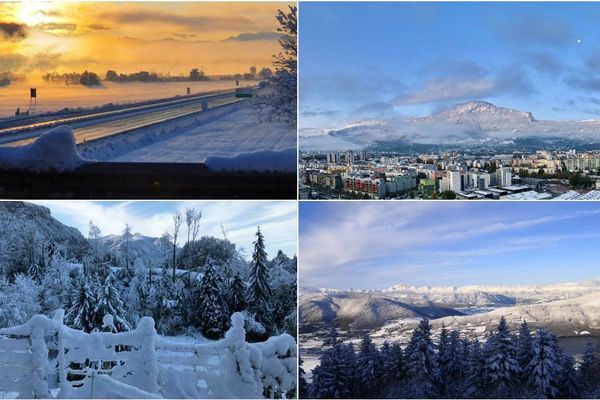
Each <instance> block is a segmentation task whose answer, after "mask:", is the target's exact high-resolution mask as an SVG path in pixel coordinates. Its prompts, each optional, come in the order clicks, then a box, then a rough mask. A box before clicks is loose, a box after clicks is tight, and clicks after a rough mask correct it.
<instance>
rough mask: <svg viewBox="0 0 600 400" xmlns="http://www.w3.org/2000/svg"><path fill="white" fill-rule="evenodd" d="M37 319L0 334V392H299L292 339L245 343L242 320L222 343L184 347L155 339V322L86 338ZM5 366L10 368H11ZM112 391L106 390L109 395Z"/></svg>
mask: <svg viewBox="0 0 600 400" xmlns="http://www.w3.org/2000/svg"><path fill="white" fill-rule="evenodd" d="M63 316H64V312H63V311H62V310H59V311H58V312H57V313H56V314H55V317H54V318H53V319H49V318H47V317H45V316H43V315H36V316H34V317H33V318H32V319H31V320H29V321H28V322H27V323H25V324H23V325H20V326H17V327H13V328H5V329H0V392H16V393H18V395H19V396H20V397H25V398H48V397H50V392H51V389H60V393H59V396H60V397H64V398H73V397H77V398H79V397H87V398H102V397H112V398H115V397H136V398H144V397H146V398H156V397H167V398H184V397H188V398H193V397H195V398H198V397H212V398H233V397H243V398H258V397H262V396H263V395H265V394H266V395H268V396H280V397H281V396H285V395H286V393H288V392H291V391H293V390H294V389H295V386H296V357H297V353H296V343H295V340H294V338H293V337H291V336H289V335H280V336H276V337H272V338H270V339H269V340H267V341H266V342H263V343H253V344H251V343H247V342H246V332H245V330H244V317H243V316H242V314H239V313H236V314H234V315H233V316H232V317H231V328H230V329H229V331H228V332H227V333H226V334H225V338H224V339H222V340H219V341H213V342H206V343H200V344H196V343H181V342H177V341H174V340H169V339H165V338H162V337H159V336H158V335H157V334H156V331H155V329H154V321H153V320H152V318H148V317H145V318H142V319H141V320H140V322H139V323H138V326H137V328H136V329H135V330H133V331H131V332H121V333H107V332H95V333H91V334H87V333H84V332H82V331H78V330H74V329H71V328H68V327H66V326H65V325H64V324H63ZM9 366H10V367H9ZM109 389H110V390H109Z"/></svg>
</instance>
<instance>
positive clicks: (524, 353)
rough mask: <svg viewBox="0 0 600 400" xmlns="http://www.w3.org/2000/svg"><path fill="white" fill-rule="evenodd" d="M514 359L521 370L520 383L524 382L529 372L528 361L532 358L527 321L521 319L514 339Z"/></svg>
mask: <svg viewBox="0 0 600 400" xmlns="http://www.w3.org/2000/svg"><path fill="white" fill-rule="evenodd" d="M515 351H516V359H517V362H518V364H519V369H520V371H521V373H520V378H521V382H522V383H526V382H527V381H528V379H529V375H530V374H531V369H530V367H529V363H530V362H531V359H532V358H533V339H532V338H531V331H530V330H529V326H528V325H527V321H523V322H522V323H521V326H520V328H519V334H518V336H517V340H516V349H515Z"/></svg>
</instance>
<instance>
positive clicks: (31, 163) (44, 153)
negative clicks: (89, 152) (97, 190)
mask: <svg viewBox="0 0 600 400" xmlns="http://www.w3.org/2000/svg"><path fill="white" fill-rule="evenodd" d="M84 162H85V161H84V159H83V158H82V157H81V155H80V154H79V151H78V150H77V147H76V145H75V136H74V134H73V130H72V129H71V128H70V127H68V126H59V127H57V128H54V129H51V130H49V131H47V132H45V133H43V134H42V135H41V136H40V137H38V138H37V139H36V140H35V142H33V143H31V144H28V145H25V146H19V147H0V167H3V168H17V169H28V170H32V171H49V170H56V171H67V170H74V169H76V168H78V167H80V166H82V165H83V164H84Z"/></svg>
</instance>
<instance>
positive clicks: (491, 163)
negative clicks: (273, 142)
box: [299, 150, 600, 200]
mask: <svg viewBox="0 0 600 400" xmlns="http://www.w3.org/2000/svg"><path fill="white" fill-rule="evenodd" d="M299 177H300V198H301V199H463V200H475V199H477V200H481V199H496V200H497V199H502V200H546V199H555V200H574V199H577V200H594V199H600V151H585V152H578V151H576V150H567V151H548V150H538V151H535V152H527V153H525V152H523V153H520V152H519V153H514V154H494V155H481V153H479V154H477V153H475V152H473V153H469V152H459V151H456V152H439V153H423V154H398V153H386V152H367V151H364V150H359V151H353V150H348V151H344V152H337V151H333V152H327V153H322V152H302V153H301V158H300V175H299Z"/></svg>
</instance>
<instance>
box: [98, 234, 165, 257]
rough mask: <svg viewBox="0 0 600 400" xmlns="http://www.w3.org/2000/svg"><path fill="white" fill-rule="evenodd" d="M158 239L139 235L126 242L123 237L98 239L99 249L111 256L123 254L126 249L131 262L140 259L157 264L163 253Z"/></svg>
mask: <svg viewBox="0 0 600 400" xmlns="http://www.w3.org/2000/svg"><path fill="white" fill-rule="evenodd" d="M159 240H160V239H159V238H153V237H149V236H144V235H140V234H139V233H134V234H132V235H131V236H130V237H129V240H126V237H125V235H108V236H104V237H102V238H100V239H99V244H100V246H101V248H102V249H103V250H104V251H105V252H106V253H110V254H113V255H122V254H125V250H126V248H127V249H128V251H129V257H131V259H132V260H135V259H136V258H141V259H142V260H146V261H149V262H150V263H153V262H155V263H156V264H158V262H159V260H162V258H163V257H164V256H163V253H162V250H161V248H160V244H159Z"/></svg>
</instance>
